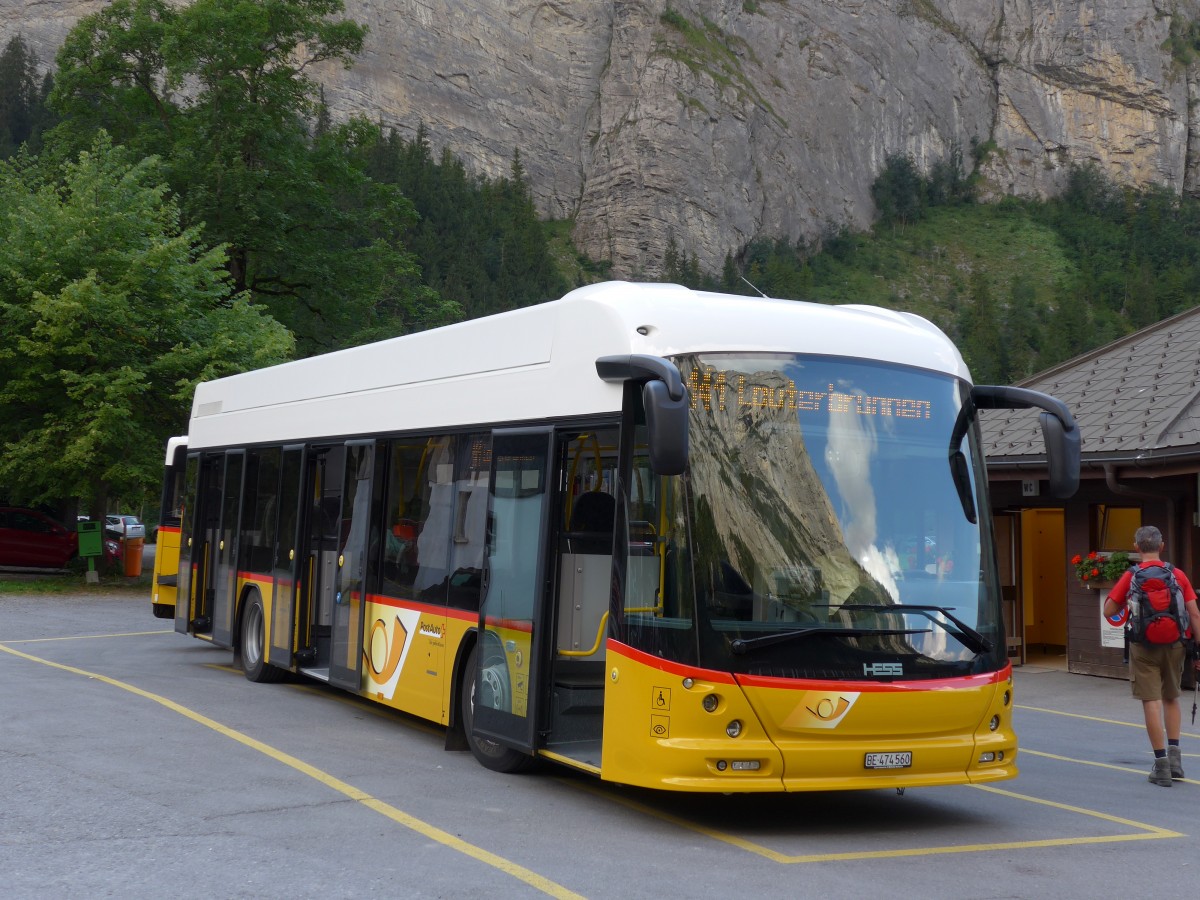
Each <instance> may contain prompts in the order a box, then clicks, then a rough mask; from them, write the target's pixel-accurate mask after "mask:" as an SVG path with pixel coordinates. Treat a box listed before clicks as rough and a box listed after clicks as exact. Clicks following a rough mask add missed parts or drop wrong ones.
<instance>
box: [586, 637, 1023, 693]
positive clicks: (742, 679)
mask: <svg viewBox="0 0 1200 900" xmlns="http://www.w3.org/2000/svg"><path fill="white" fill-rule="evenodd" d="M608 649H609V651H610V652H612V653H615V654H617V655H619V656H624V657H626V658H628V659H629V660H630V661H631V662H636V663H638V664H640V665H643V666H648V667H650V668H652V669H658V670H659V671H662V672H667V673H669V674H671V675H678V676H679V677H680V678H697V679H700V680H701V681H714V682H719V683H722V684H739V685H741V686H742V687H757V688H774V689H777V690H792V691H830V690H843V691H844V690H849V689H853V690H855V691H858V692H860V693H866V692H872V691H874V692H879V693H888V692H895V693H899V692H903V691H946V690H963V689H970V688H979V687H984V686H986V685H989V684H997V683H998V682H1001V681H1007V680H1008V679H1009V678H1010V677H1012V664H1011V663H1008V664H1006V665H1005V666H1004V668H1003V669H1000V670H999V671H997V672H985V673H983V674H981V675H963V676H961V677H956V678H935V679H930V680H924V681H893V682H886V683H885V682H879V681H831V680H829V679H820V680H818V679H813V678H773V677H767V676H762V675H738V674H735V673H731V672H721V671H717V670H714V669H702V668H699V667H697V666H686V665H681V664H680V663H676V662H671V661H669V660H665V659H659V658H658V657H657V656H652V655H651V654H649V653H644V652H642V651H641V650H635V649H634V648H633V647H630V646H629V645H628V644H622V643H620V642H619V641H614V640H609V642H608Z"/></svg>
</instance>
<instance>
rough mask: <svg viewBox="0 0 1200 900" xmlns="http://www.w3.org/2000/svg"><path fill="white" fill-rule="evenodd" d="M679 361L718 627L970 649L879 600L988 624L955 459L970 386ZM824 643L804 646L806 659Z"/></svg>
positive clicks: (741, 361)
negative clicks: (951, 453)
mask: <svg viewBox="0 0 1200 900" xmlns="http://www.w3.org/2000/svg"><path fill="white" fill-rule="evenodd" d="M679 365H680V371H681V373H682V375H683V377H684V379H685V381H686V382H687V384H688V385H689V390H690V393H691V397H692V409H693V412H692V415H691V417H690V431H689V441H690V446H691V451H690V454H691V455H690V461H689V483H688V487H689V490H688V503H689V512H690V516H691V522H692V532H691V544H692V550H693V560H694V569H693V571H694V574H695V581H696V588H697V597H698V599H699V601H700V603H701V605H702V607H703V608H704V609H705V610H706V611H707V613H708V617H709V620H710V622H712V623H713V625H714V627H716V628H717V630H718V631H721V632H722V633H731V632H728V629H736V630H738V631H739V632H740V633H741V634H742V635H743V636H744V637H743V638H741V640H743V641H744V642H747V645H749V644H748V642H749V641H751V640H752V637H753V635H754V634H756V633H757V634H766V633H769V632H770V631H772V630H777V629H778V628H779V627H780V626H782V627H788V626H787V625H786V623H796V624H795V625H793V626H792V627H797V626H815V627H819V628H822V629H825V628H839V629H842V634H843V635H844V636H845V638H844V639H845V640H849V641H851V642H853V643H855V644H856V645H857V646H860V647H864V648H865V645H864V644H863V643H862V641H863V640H864V639H865V638H864V637H863V635H864V634H866V633H868V632H871V631H872V630H876V629H877V631H875V633H876V634H877V635H878V640H872V641H871V645H872V646H874V647H876V648H878V649H879V650H880V651H882V650H883V649H884V648H886V647H891V648H893V649H894V650H895V651H897V652H907V653H913V652H917V653H920V654H922V655H926V656H928V657H933V658H940V659H947V660H948V659H953V658H963V657H969V656H971V655H973V653H974V651H971V650H968V649H967V648H964V647H963V646H962V644H961V642H959V641H956V640H953V639H950V640H947V638H948V635H947V632H946V631H945V629H943V628H941V627H939V626H938V624H937V623H936V622H931V621H930V619H929V618H928V617H927V616H922V615H918V614H915V612H913V611H911V610H910V611H909V612H901V611H897V612H896V613H894V614H893V613H888V614H884V613H883V612H882V610H881V607H884V608H886V607H894V606H896V605H897V604H907V605H909V607H914V606H925V605H933V606H939V607H942V608H945V609H951V610H955V611H956V612H955V613H954V615H957V616H960V617H961V618H962V620H963V621H964V622H965V624H966V625H967V626H968V627H974V626H975V625H977V624H982V620H981V618H980V609H979V607H980V603H981V600H982V599H983V598H984V597H985V592H983V591H981V586H980V582H979V578H978V575H979V572H980V563H979V560H980V535H979V529H978V526H977V525H976V524H975V523H973V522H971V521H969V520H968V519H967V518H966V517H964V515H963V512H962V504H961V502H960V500H959V498H958V495H957V493H956V489H955V486H954V483H953V480H952V479H951V477H950V473H949V467H948V465H947V462H946V458H947V457H946V448H947V445H948V443H949V437H950V434H951V429H952V427H953V423H954V420H955V417H956V415H957V414H958V411H959V409H960V407H961V386H960V385H959V384H957V383H956V382H955V381H954V380H953V379H950V378H946V377H944V376H939V375H934V374H932V373H929V372H922V371H920V370H914V369H908V368H902V367H897V366H888V365H885V364H879V363H866V362H862V361H855V360H845V359H831V358H827V357H826V358H822V357H796V356H786V355H783V356H780V355H776V356H772V355H766V354H764V355H761V356H751V355H743V356H739V357H737V358H732V357H717V356H712V357H683V358H681V359H679ZM817 388H819V389H817ZM967 437H969V436H967V435H964V438H967ZM963 446H964V449H966V450H968V452H975V451H973V450H972V449H971V448H967V445H966V441H965V440H964V444H963ZM968 489H973V488H972V487H971V486H970V485H968ZM850 607H855V608H854V609H851V608H850ZM747 629H749V630H747ZM851 630H853V631H854V632H857V634H851V633H850V631H851ZM885 634H886V636H885ZM821 643H825V641H821ZM789 646H790V647H792V648H796V647H797V645H795V644H791V645H789ZM816 646H817V645H815V644H813V643H812V642H811V641H808V642H805V644H804V651H803V652H804V654H805V655H806V656H809V655H811V654H812V652H814V651H816ZM781 649H783V648H781ZM787 652H791V653H795V652H796V650H791V651H787ZM826 652H832V648H827V649H826V650H821V651H820V653H821V654H824V653H826ZM760 656H761V654H760Z"/></svg>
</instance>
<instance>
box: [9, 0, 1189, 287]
mask: <svg viewBox="0 0 1200 900" xmlns="http://www.w3.org/2000/svg"><path fill="white" fill-rule="evenodd" d="M103 5H104V4H103V3H101V2H96V0H38V2H31V0H0V41H3V42H7V41H8V39H9V38H10V37H12V36H13V35H15V34H18V33H20V34H21V35H23V36H24V37H25V39H26V40H27V42H28V43H29V44H30V45H31V46H32V47H33V48H34V50H35V51H36V52H37V53H38V56H39V57H40V59H41V60H42V61H43V63H47V64H48V63H50V61H51V60H53V57H54V53H55V52H56V50H57V48H58V46H59V44H61V42H62V40H63V38H64V37H65V35H66V33H67V31H68V29H69V28H70V27H71V26H72V25H73V24H74V22H75V21H77V20H78V18H79V17H81V16H83V15H86V14H87V13H90V12H93V11H95V10H96V9H99V8H100V7H101V6H103ZM346 14H347V16H348V17H350V18H353V19H355V20H356V21H359V22H363V23H365V24H367V25H368V26H370V35H369V36H368V41H367V48H366V50H365V52H364V53H363V55H362V57H361V59H360V61H359V63H358V64H357V65H356V66H355V67H354V68H353V69H351V70H350V71H342V70H340V69H339V70H336V71H332V70H331V71H327V72H325V73H324V76H323V80H324V81H325V83H326V85H327V92H326V94H327V97H328V98H329V100H330V101H331V103H332V104H333V107H334V110H335V113H336V114H338V115H349V114H352V113H361V114H364V115H367V116H369V117H371V118H372V119H381V120H382V121H383V122H384V123H385V124H388V125H391V126H393V127H395V128H396V129H397V130H398V131H399V132H400V133H401V134H403V135H405V136H406V137H411V136H412V134H413V133H414V132H415V130H416V128H417V125H418V124H419V123H421V122H424V123H425V125H426V126H427V128H428V130H429V134H430V138H431V141H432V143H433V144H434V146H435V149H436V148H440V147H442V146H449V147H450V148H451V149H452V150H453V151H454V152H455V153H456V154H458V155H459V156H460V157H462V158H463V159H464V160H466V161H467V163H468V165H470V166H471V167H473V168H474V169H475V170H476V171H479V172H481V173H486V174H489V175H499V174H503V173H505V172H507V170H508V167H509V165H510V162H511V159H512V155H513V151H514V150H518V149H519V150H520V152H521V158H522V161H523V163H524V165H525V167H526V169H527V170H528V172H529V174H530V178H531V183H532V187H533V190H534V192H535V195H536V198H537V201H538V204H539V208H540V209H541V210H542V212H543V213H544V214H546V215H547V216H553V217H556V218H565V217H574V220H575V238H576V241H577V243H578V244H579V246H580V247H581V249H583V250H584V251H585V252H587V253H588V254H589V255H591V256H593V257H594V258H598V259H607V260H611V262H612V271H613V273H614V274H615V275H620V276H635V277H636V276H638V275H646V276H654V275H657V274H658V273H659V272H660V270H661V264H662V259H663V253H664V250H665V248H666V246H667V244H668V242H669V240H670V239H671V238H672V237H673V238H674V240H675V241H676V243H677V245H678V246H679V248H680V249H681V250H684V251H686V252H688V253H690V254H694V255H695V256H696V257H697V259H698V261H699V263H700V265H701V266H702V267H704V268H705V269H708V270H713V271H715V270H719V268H720V266H721V264H722V262H723V260H724V257H725V255H726V253H727V252H731V251H732V252H735V253H736V252H737V251H738V250H739V249H740V248H742V247H743V246H744V245H745V244H746V243H747V242H748V241H750V240H752V239H753V238H755V237H758V236H766V237H777V236H786V237H788V238H790V239H793V240H795V239H801V238H802V239H806V240H812V239H816V238H819V237H820V236H821V235H822V234H823V233H826V232H827V231H828V230H830V229H831V228H837V227H840V226H843V225H846V226H849V227H851V228H862V227H865V226H866V225H868V224H869V223H870V221H871V219H872V216H873V213H874V209H873V204H872V202H871V197H870V185H871V183H872V181H873V180H874V178H875V176H876V175H877V174H878V173H879V171H880V169H881V168H882V166H883V164H884V160H885V159H886V158H887V157H888V156H889V155H890V154H895V153H908V154H910V155H911V156H912V157H913V158H914V159H915V160H916V161H917V163H918V165H920V166H922V167H927V166H929V165H931V164H932V163H934V162H936V161H938V160H940V159H944V158H946V157H947V156H948V155H949V154H950V152H951V150H952V149H954V148H959V149H960V150H961V151H962V153H963V156H964V158H965V159H966V160H967V161H968V164H971V159H972V156H971V148H972V146H974V145H977V144H978V145H987V146H989V147H994V149H993V150H992V152H991V153H989V154H988V155H987V156H986V159H985V161H984V162H983V163H982V166H981V172H982V174H984V175H985V176H986V180H987V185H988V190H989V192H990V193H991V194H992V195H993V196H1001V195H1004V194H1018V195H1029V196H1046V195H1050V194H1053V193H1054V192H1056V191H1057V190H1058V189H1059V188H1060V187H1061V186H1062V184H1063V181H1064V178H1065V176H1066V173H1067V171H1068V168H1069V166H1070V165H1071V164H1073V163H1083V162H1088V161H1092V162H1095V163H1097V164H1098V165H1100V166H1101V167H1102V168H1103V169H1105V170H1106V171H1108V172H1109V173H1110V174H1111V175H1112V176H1114V177H1115V178H1117V179H1119V180H1122V181H1126V182H1130V183H1135V184H1138V185H1148V184H1160V185H1164V186H1167V187H1169V188H1170V189H1172V190H1175V191H1178V192H1182V191H1188V192H1193V193H1195V192H1200V159H1198V157H1197V154H1198V152H1200V150H1196V149H1193V147H1194V146H1195V147H1197V148H1200V141H1193V136H1196V137H1200V124H1197V122H1196V121H1195V119H1194V118H1193V113H1192V111H1191V110H1192V100H1193V97H1197V99H1200V88H1198V87H1197V81H1198V79H1197V77H1196V72H1197V70H1196V67H1195V66H1194V65H1193V66H1185V65H1183V64H1182V63H1181V62H1179V61H1177V60H1176V59H1173V58H1172V54H1171V51H1170V49H1169V48H1168V46H1167V44H1166V42H1167V39H1168V38H1169V37H1170V36H1171V34H1172V29H1173V28H1174V29H1175V32H1176V33H1178V34H1184V33H1186V32H1187V31H1188V27H1189V26H1190V24H1191V23H1192V22H1193V21H1195V20H1196V19H1198V18H1200V0H1174V2H1167V0H1092V2H1088V3H1080V2H1078V0H998V2H997V0H669V2H668V0H487V2H480V0H346Z"/></svg>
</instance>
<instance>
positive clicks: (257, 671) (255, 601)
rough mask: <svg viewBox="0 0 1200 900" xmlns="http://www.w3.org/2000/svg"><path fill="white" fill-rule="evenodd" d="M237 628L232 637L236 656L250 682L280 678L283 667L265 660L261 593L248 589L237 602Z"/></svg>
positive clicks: (271, 680) (264, 618)
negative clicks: (240, 600)
mask: <svg viewBox="0 0 1200 900" xmlns="http://www.w3.org/2000/svg"><path fill="white" fill-rule="evenodd" d="M237 621H238V630H237V635H236V637H235V639H234V648H235V653H236V657H235V658H236V659H237V661H238V662H239V663H240V664H241V667H242V672H243V673H244V674H245V676H246V677H247V678H248V679H250V680H251V681H254V682H258V683H259V684H271V683H272V682H276V681H279V679H280V678H282V677H283V674H284V670H283V669H280V668H279V667H278V666H273V665H271V664H270V663H269V662H267V659H266V646H267V628H266V615H265V613H264V607H263V600H262V594H260V593H259V592H258V590H257V589H255V588H250V589H249V590H248V591H247V592H246V595H245V597H244V598H243V599H242V602H241V603H240V604H239V614H238V617H237Z"/></svg>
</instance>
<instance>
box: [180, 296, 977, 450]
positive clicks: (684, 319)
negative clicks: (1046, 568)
mask: <svg viewBox="0 0 1200 900" xmlns="http://www.w3.org/2000/svg"><path fill="white" fill-rule="evenodd" d="M723 351H724V352H729V351H737V352H746V353H755V352H787V353H817V354H824V355H834V356H849V357H859V358H864V359H872V360H879V361H882V362H892V363H899V364H903V365H911V366H917V367H920V368H924V369H930V370H934V371H939V372H945V373H947V374H949V375H953V376H955V377H959V378H964V379H966V378H968V373H967V369H966V366H965V365H964V363H963V360H962V357H961V356H960V355H959V353H958V351H957V349H955V347H954V345H953V344H952V343H951V342H950V340H949V339H948V338H947V337H946V336H945V335H944V334H943V333H942V332H941V331H940V330H939V329H938V328H937V327H935V326H934V325H932V324H931V323H930V322H928V321H926V320H925V319H922V318H920V317H919V316H914V315H911V314H909V313H900V312H893V311H891V310H885V309H880V308H877V307H869V306H824V305H821V304H815V303H805V302H801V301H794V300H772V299H766V298H755V297H740V296H734V295H728V294H713V293H704V292H700V291H692V290H689V289H688V288H684V287H680V286H678V285H672V284H632V283H626V282H606V283H603V284H594V285H589V286H587V287H582V288H579V289H578V290H575V291H572V292H571V293H569V294H567V295H566V296H565V297H563V298H562V299H560V300H553V301H550V302H547V303H542V304H539V305H538V306H532V307H528V308H525V309H520V310H515V311H513V312H506V313H499V314H497V315H494V316H488V317H486V318H481V319H473V320H471V321H469V322H460V323H458V324H456V325H448V326H445V327H443V328H436V329H433V330H430V331H425V332H420V333H417V334H410V335H405V336H403V337H397V338H391V339H389V340H384V341H379V342H377V343H374V344H369V345H366V346H362V347H353V348H350V349H347V350H340V351H337V352H334V353H327V354H324V355H322V356H315V357H310V358H308V359H302V360H297V361H295V362H290V363H284V364H282V365H278V366H272V367H270V368H266V369H259V370H257V371H254V372H246V373H243V374H241V375H233V376H230V377H228V378H221V379H218V380H216V381H210V382H206V383H204V384H201V385H199V386H198V387H197V388H196V395H195V398H194V400H193V403H192V419H191V425H190V431H189V434H188V438H187V442H188V445H189V447H190V448H192V449H196V448H204V447H222V446H241V445H249V444H256V443H284V442H292V441H297V442H298V441H304V440H312V439H318V438H324V437H353V436H355V435H364V434H376V433H386V432H393V431H408V430H427V429H438V428H454V427H459V426H464V425H484V424H489V423H502V422H520V421H528V420H536V419H556V418H561V417H566V416H582V415H590V414H597V413H609V412H616V411H618V410H619V409H620V407H621V386H620V385H618V384H610V383H606V382H604V381H602V380H601V379H600V378H599V377H598V376H597V375H596V359H597V358H599V357H601V356H616V355H625V354H632V353H638V354H648V355H652V356H663V357H670V356H674V355H676V354H680V353H704V352H723Z"/></svg>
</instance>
